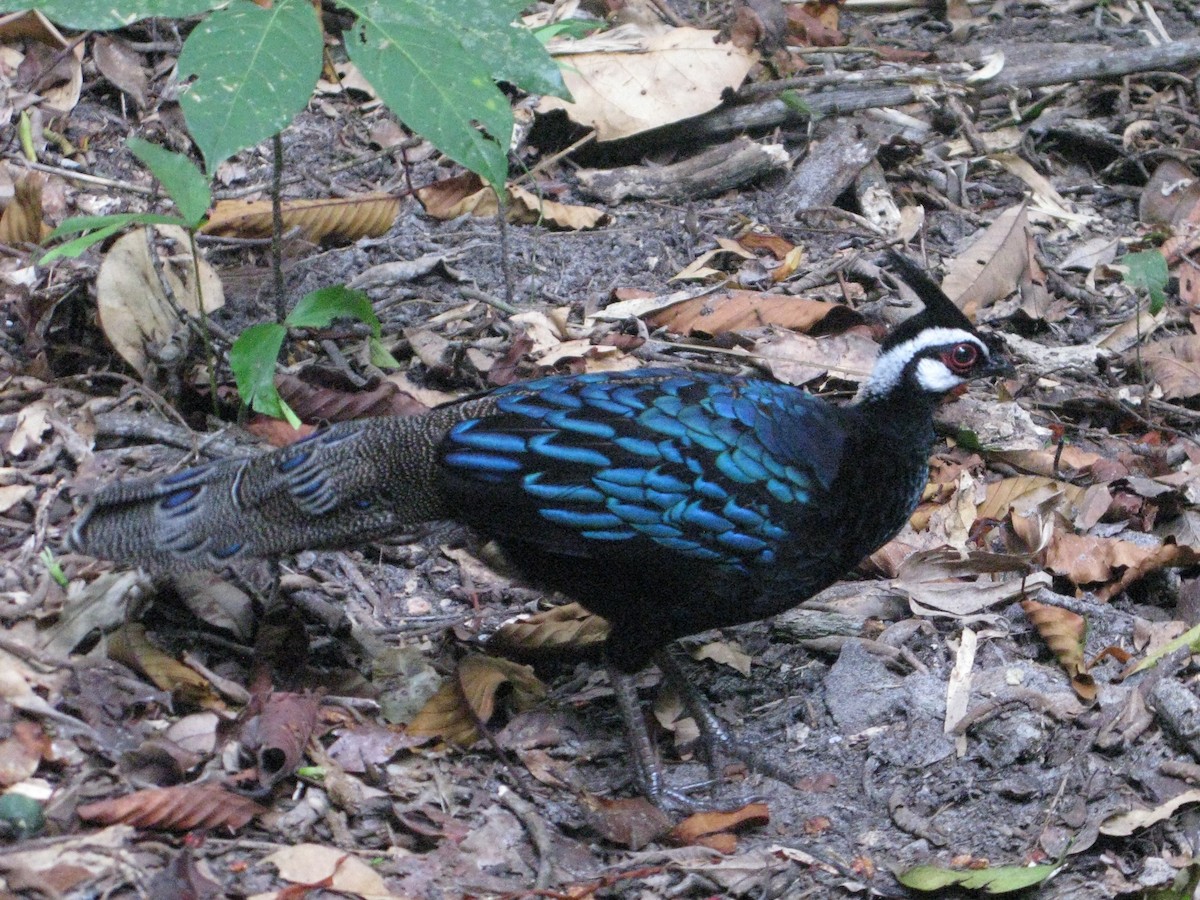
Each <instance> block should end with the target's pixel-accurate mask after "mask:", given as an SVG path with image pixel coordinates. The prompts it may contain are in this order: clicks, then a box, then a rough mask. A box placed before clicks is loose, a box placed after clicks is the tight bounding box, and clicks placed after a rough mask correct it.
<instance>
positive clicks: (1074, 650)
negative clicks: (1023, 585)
mask: <svg viewBox="0 0 1200 900" xmlns="http://www.w3.org/2000/svg"><path fill="white" fill-rule="evenodd" d="M1021 609H1023V610H1025V615H1026V616H1027V617H1028V618H1029V621H1030V622H1032V623H1033V627H1034V628H1036V629H1037V632H1038V634H1039V635H1041V637H1042V640H1043V641H1045V642H1046V646H1047V647H1049V648H1050V651H1051V652H1052V653H1053V654H1054V658H1055V659H1057V660H1058V664H1059V665H1060V666H1062V667H1063V670H1064V671H1065V672H1066V673H1067V674H1068V675H1069V676H1070V677H1071V687H1072V688H1074V690H1075V693H1076V694H1078V695H1079V699H1081V700H1083V701H1085V702H1087V703H1091V702H1093V701H1094V700H1095V699H1096V692H1097V688H1096V682H1095V681H1094V680H1093V679H1092V676H1091V675H1089V674H1088V671H1087V668H1088V666H1087V662H1086V661H1085V660H1084V658H1083V642H1084V638H1085V637H1086V635H1087V622H1086V621H1085V620H1084V618H1083V616H1081V615H1079V614H1078V613H1073V612H1070V611H1068V610H1065V609H1061V608H1059V607H1057V606H1047V605H1046V604H1044V603H1038V602H1037V601H1035V600H1022V601H1021Z"/></svg>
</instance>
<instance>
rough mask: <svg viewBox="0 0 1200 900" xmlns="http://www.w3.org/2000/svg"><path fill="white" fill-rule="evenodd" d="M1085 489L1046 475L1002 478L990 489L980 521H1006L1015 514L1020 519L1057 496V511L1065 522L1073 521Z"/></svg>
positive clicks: (982, 507) (989, 486)
mask: <svg viewBox="0 0 1200 900" xmlns="http://www.w3.org/2000/svg"><path fill="white" fill-rule="evenodd" d="M1083 494H1084V489H1083V488H1082V487H1080V486H1079V485H1077V484H1071V483H1070V482H1067V481H1058V480H1057V479H1054V478H1047V477H1045V476H1044V475H1016V476H1014V477H1012V478H1002V479H1001V480H1000V481H993V482H991V483H990V484H989V485H988V486H987V497H986V499H985V500H984V501H983V503H982V504H981V505H980V506H979V509H978V511H977V512H978V515H979V517H980V518H981V519H1003V518H1004V517H1005V516H1006V515H1008V512H1009V510H1012V511H1013V512H1014V513H1016V514H1017V515H1026V514H1027V513H1028V512H1029V511H1030V510H1032V509H1033V508H1034V507H1036V506H1038V505H1040V504H1042V503H1044V502H1046V501H1047V500H1048V499H1050V498H1051V497H1053V496H1055V495H1058V497H1059V498H1060V501H1061V502H1059V503H1057V504H1055V506H1054V508H1055V509H1056V510H1057V511H1058V512H1060V513H1061V514H1062V515H1063V516H1064V517H1065V518H1067V519H1073V518H1074V517H1075V513H1076V510H1077V508H1078V505H1079V502H1080V500H1081V499H1082V498H1083Z"/></svg>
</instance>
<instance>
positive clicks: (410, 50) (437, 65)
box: [0, 0, 566, 188]
mask: <svg viewBox="0 0 1200 900" xmlns="http://www.w3.org/2000/svg"><path fill="white" fill-rule="evenodd" d="M337 5H338V6H340V7H341V8H342V9H344V10H346V11H347V12H349V13H351V14H353V16H354V24H353V26H352V27H351V28H350V29H348V30H347V31H346V33H345V46H346V52H347V53H348V55H349V57H350V59H351V60H352V61H353V62H354V63H355V64H356V65H357V66H358V68H359V69H360V71H361V72H362V73H363V75H364V76H365V77H366V78H367V80H368V81H370V82H371V84H372V86H373V87H374V88H375V90H376V91H377V92H378V94H379V97H380V98H381V99H382V100H383V102H384V103H385V104H387V106H388V107H389V108H390V109H391V110H392V111H393V112H395V113H396V115H397V116H398V117H399V118H400V119H401V120H402V121H403V122H404V123H405V124H406V125H407V126H408V127H409V128H411V129H413V130H414V131H416V132H418V133H420V134H421V135H423V136H424V137H426V138H427V139H428V140H429V141H430V142H431V143H433V145H434V146H436V147H437V148H438V149H439V150H441V151H442V152H443V153H445V154H446V155H447V156H449V157H450V158H451V159H453V160H455V161H456V162H458V163H461V164H462V165H463V166H465V167H466V168H468V169H470V170H472V171H474V172H476V173H478V174H479V175H480V176H482V177H483V178H485V179H486V180H487V181H488V182H489V183H490V184H491V185H492V186H493V187H496V188H499V187H500V186H502V185H503V183H504V179H505V177H506V175H507V173H508V156H507V153H508V143H509V140H510V139H511V136H512V128H513V118H512V110H511V108H510V106H509V103H508V99H507V98H506V97H505V95H504V94H503V92H501V91H500V89H499V88H498V87H497V86H496V81H497V80H500V81H507V82H510V83H512V84H514V85H516V86H518V87H520V88H522V89H524V90H528V91H531V92H535V93H550V94H557V95H560V96H561V95H565V93H566V88H565V87H564V85H563V81H562V77H561V74H560V73H559V70H558V66H557V65H556V63H555V62H554V61H553V59H551V57H550V56H549V54H548V53H547V52H546V50H545V49H544V48H543V47H542V45H541V43H540V42H539V41H538V39H537V37H536V36H535V35H534V34H533V33H532V32H531V31H529V29H527V28H524V27H521V26H519V25H515V24H514V19H515V18H516V16H517V15H518V13H519V12H520V11H521V9H522V8H523V7H524V6H525V5H526V2H525V0H337ZM468 6H469V7H470V8H469V10H467V9H464V7H468ZM30 8H36V9H38V10H40V11H41V12H42V13H43V14H44V15H45V16H47V17H48V18H50V19H52V20H53V21H55V22H57V23H59V24H60V25H63V26H66V27H70V28H86V29H93V30H105V29H112V28H119V27H122V26H125V25H128V24H130V23H131V22H135V21H137V20H139V19H144V18H150V17H175V18H178V17H182V16H190V15H198V14H204V13H207V15H206V16H205V17H204V18H203V19H202V21H201V22H200V24H199V25H197V26H196V28H194V29H193V30H192V32H191V33H190V34H189V35H188V37H187V40H186V41H185V42H184V45H183V52H182V53H181V54H180V57H179V77H180V79H181V80H187V79H191V81H190V83H189V84H188V85H187V87H186V89H185V91H184V92H183V94H182V95H181V97H180V105H181V106H182V108H183V113H184V118H185V119H186V120H187V124H188V130H189V131H190V133H191V135H192V137H193V138H194V140H195V141H196V144H197V146H198V147H199V148H200V151H201V153H202V154H203V156H204V161H205V168H206V170H207V171H208V172H209V173H212V172H213V171H215V169H216V167H217V166H218V165H219V164H220V163H221V162H222V161H224V160H225V159H228V158H229V157H230V156H232V155H233V154H235V153H237V152H238V151H240V150H243V149H246V148H248V147H253V146H255V145H257V144H258V143H260V142H262V141H264V140H266V139H267V138H269V137H271V135H273V134H275V133H276V132H278V131H279V130H281V129H282V128H284V127H285V126H286V125H287V124H288V123H289V122H290V121H291V120H292V119H293V118H294V117H295V115H296V114H297V113H298V112H299V111H300V110H301V109H303V107H304V104H305V103H307V102H308V99H309V97H310V96H311V94H312V90H313V87H314V85H315V84H316V81H317V77H318V75H319V74H320V70H321V58H322V57H321V55H322V49H323V41H322V34H321V23H320V21H319V20H318V18H317V14H316V12H315V10H314V8H313V5H312V2H311V0H274V2H273V3H272V4H271V5H270V7H269V8H263V7H261V6H259V5H258V4H256V3H254V2H251V0H0V12H10V11H16V10H22V9H30ZM263 85H270V87H271V89H270V90H264V89H263Z"/></svg>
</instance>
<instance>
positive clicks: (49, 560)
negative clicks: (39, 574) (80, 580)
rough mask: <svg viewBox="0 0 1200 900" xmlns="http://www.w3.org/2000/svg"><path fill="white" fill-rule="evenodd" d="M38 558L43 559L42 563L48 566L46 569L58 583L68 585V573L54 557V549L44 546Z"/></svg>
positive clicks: (60, 585) (62, 585)
mask: <svg viewBox="0 0 1200 900" xmlns="http://www.w3.org/2000/svg"><path fill="white" fill-rule="evenodd" d="M38 559H40V560H41V561H42V565H43V566H45V567H46V571H47V572H49V573H50V577H51V578H53V579H54V581H55V582H56V583H57V584H58V586H59V587H64V588H65V587H66V586H67V584H68V583H69V579H68V578H67V574H66V573H65V572H64V571H63V570H62V566H61V565H60V564H59V562H58V560H57V559H55V558H54V551H53V550H51V549H50V548H49V547H43V548H42V552H41V553H39V554H38Z"/></svg>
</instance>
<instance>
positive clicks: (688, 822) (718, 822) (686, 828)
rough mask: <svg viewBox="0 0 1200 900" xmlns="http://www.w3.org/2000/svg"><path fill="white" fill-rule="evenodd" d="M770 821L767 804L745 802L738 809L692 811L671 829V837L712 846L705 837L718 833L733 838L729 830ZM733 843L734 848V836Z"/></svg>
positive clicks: (751, 826)
mask: <svg viewBox="0 0 1200 900" xmlns="http://www.w3.org/2000/svg"><path fill="white" fill-rule="evenodd" d="M770 821H771V813H770V810H769V809H768V808H767V804H765V803H747V804H746V805H745V806H743V807H741V808H740V809H734V810H729V811H723V812H698V813H693V814H692V815H690V816H688V817H687V818H686V819H684V820H683V821H682V822H680V823H679V824H678V825H676V826H675V827H674V828H673V829H671V839H672V840H673V841H676V842H678V843H680V844H704V845H705V846H713V845H712V843H710V842H709V841H708V840H706V839H708V838H712V837H715V836H718V835H723V836H725V837H727V838H733V834H732V833H731V832H734V831H737V830H739V829H742V828H757V827H760V826H762V825H766V824H768V823H769V822H770ZM733 844H734V847H735V848H736V846H737V839H736V838H734V840H733Z"/></svg>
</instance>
